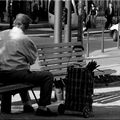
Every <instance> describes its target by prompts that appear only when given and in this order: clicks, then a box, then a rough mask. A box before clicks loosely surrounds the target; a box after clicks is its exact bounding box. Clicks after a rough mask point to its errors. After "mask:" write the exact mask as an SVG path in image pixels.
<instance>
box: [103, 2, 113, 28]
mask: <svg viewBox="0 0 120 120" xmlns="http://www.w3.org/2000/svg"><path fill="white" fill-rule="evenodd" d="M113 16H114V8H113V6H112V3H111V2H110V3H109V4H108V7H107V9H106V10H105V18H106V19H107V21H106V23H105V29H108V28H109V27H110V26H111V25H112V18H113Z"/></svg>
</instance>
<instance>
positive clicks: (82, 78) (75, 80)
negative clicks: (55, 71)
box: [65, 65, 93, 112]
mask: <svg viewBox="0 0 120 120" xmlns="http://www.w3.org/2000/svg"><path fill="white" fill-rule="evenodd" d="M92 94H93V79H92V76H91V73H90V72H89V71H88V70H87V69H86V68H81V67H79V66H75V65H72V66H68V68H67V82H66V99H65V107H66V109H68V110H75V111H81V112H82V110H83V109H84V107H85V106H88V107H89V109H90V110H92V102H93V100H92Z"/></svg>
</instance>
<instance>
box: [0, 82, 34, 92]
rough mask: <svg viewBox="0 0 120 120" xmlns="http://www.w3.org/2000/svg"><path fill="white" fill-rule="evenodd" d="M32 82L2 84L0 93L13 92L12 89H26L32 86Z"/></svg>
mask: <svg viewBox="0 0 120 120" xmlns="http://www.w3.org/2000/svg"><path fill="white" fill-rule="evenodd" d="M32 87H33V85H32V84H13V85H5V86H0V93H4V92H11V91H16V90H19V89H26V88H28V89H29V88H32Z"/></svg>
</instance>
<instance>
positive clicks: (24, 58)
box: [0, 14, 55, 116]
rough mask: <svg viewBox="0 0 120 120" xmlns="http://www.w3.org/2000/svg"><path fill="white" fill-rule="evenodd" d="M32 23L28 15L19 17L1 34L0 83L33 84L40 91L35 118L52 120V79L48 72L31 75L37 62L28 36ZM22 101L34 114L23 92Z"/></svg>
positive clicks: (27, 109) (33, 45) (25, 92)
mask: <svg viewBox="0 0 120 120" xmlns="http://www.w3.org/2000/svg"><path fill="white" fill-rule="evenodd" d="M30 22H31V19H30V18H29V17H28V16H27V15H25V14H18V15H17V16H16V19H15V20H14V27H13V28H12V29H8V30H4V31H2V32H0V77H1V78H2V79H1V80H0V81H1V82H2V83H4V84H16V83H31V84H34V85H35V86H38V87H40V99H39V106H38V108H37V110H36V115H41V116H53V115H55V113H53V112H52V111H50V110H49V109H48V108H47V107H46V106H47V105H49V104H50V103H51V92H52V85H53V75H52V74H51V73H50V72H47V71H30V65H32V64H34V62H35V61H36V58H37V48H36V45H35V44H34V42H33V41H32V40H31V39H30V38H29V37H28V36H27V35H25V31H26V30H27V29H28V27H29V24H30ZM21 97H22V100H23V103H24V107H23V108H24V111H25V112H33V111H34V109H33V107H32V105H31V102H30V101H29V98H28V92H27V91H22V92H21Z"/></svg>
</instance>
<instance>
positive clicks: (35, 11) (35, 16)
mask: <svg viewBox="0 0 120 120" xmlns="http://www.w3.org/2000/svg"><path fill="white" fill-rule="evenodd" d="M32 20H33V23H34V24H36V23H38V21H39V4H38V3H37V2H33V8H32Z"/></svg>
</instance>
